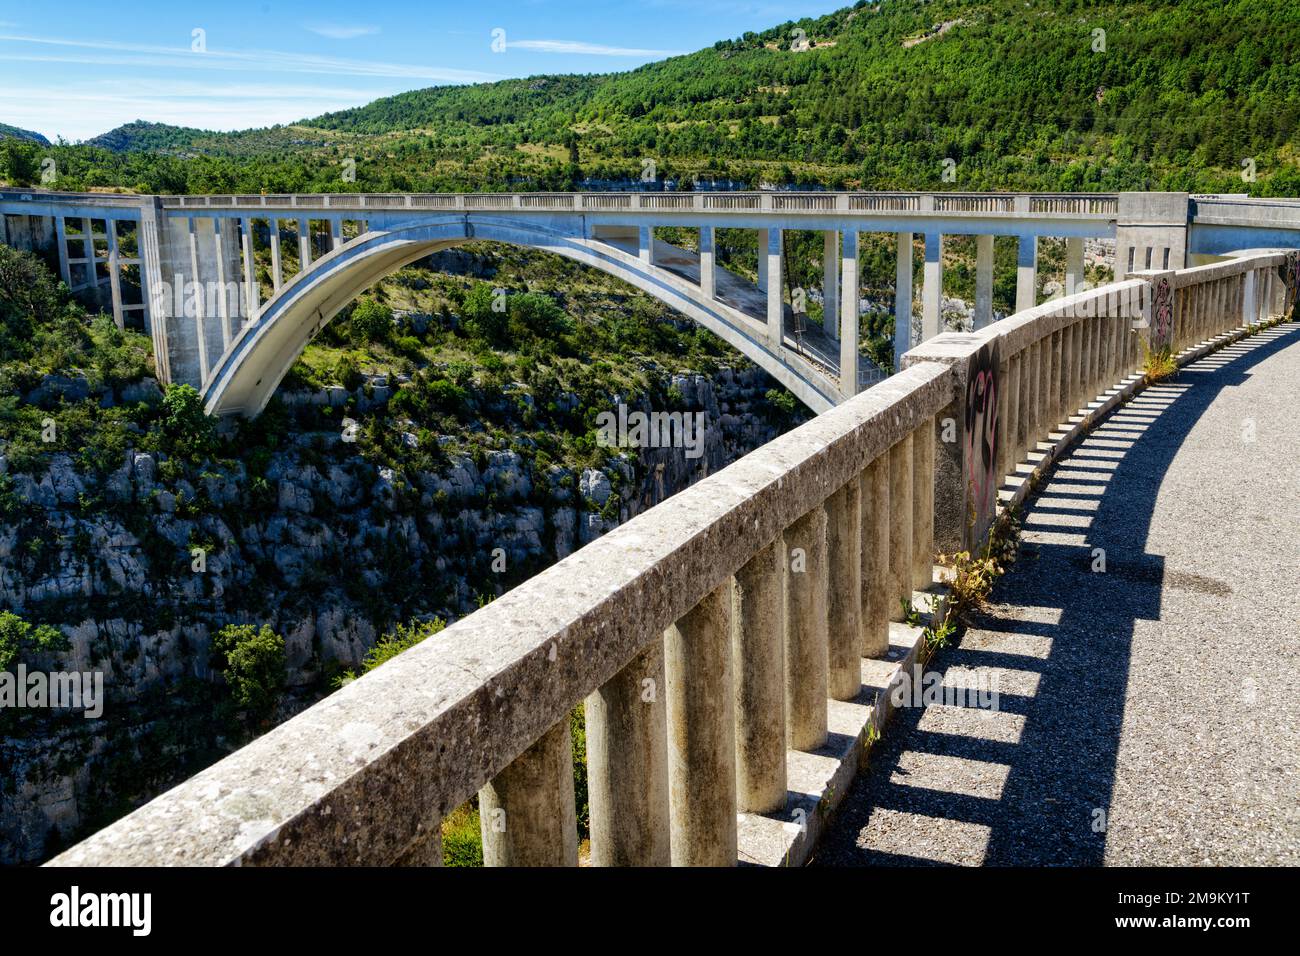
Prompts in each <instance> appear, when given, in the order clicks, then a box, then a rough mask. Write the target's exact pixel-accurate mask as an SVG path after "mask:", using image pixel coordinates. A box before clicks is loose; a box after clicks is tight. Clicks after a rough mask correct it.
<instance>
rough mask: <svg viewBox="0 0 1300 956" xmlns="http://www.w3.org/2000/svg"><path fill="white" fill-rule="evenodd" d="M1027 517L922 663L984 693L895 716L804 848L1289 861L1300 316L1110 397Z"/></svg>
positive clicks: (852, 856) (1296, 799) (864, 854)
mask: <svg viewBox="0 0 1300 956" xmlns="http://www.w3.org/2000/svg"><path fill="white" fill-rule="evenodd" d="M1024 528H1025V531H1024V535H1023V544H1022V549H1021V554H1020V557H1019V559H1018V561H1017V562H1016V564H1015V565H1014V566H1013V567H1012V569H1011V570H1010V572H1009V573H1008V574H1007V575H1006V576H1004V577H1003V578H1002V579H1001V581H999V583H998V585H997V587H996V588H995V590H994V593H993V603H991V605H990V606H989V607H988V608H987V610H986V612H985V613H983V614H982V615H981V616H980V617H979V618H978V619H977V620H975V621H973V622H972V626H971V627H969V628H968V629H967V631H966V632H965V634H964V635H963V636H962V638H961V640H960V642H959V643H958V644H956V645H954V646H952V647H950V648H948V649H945V650H944V651H942V652H941V653H940V654H939V655H938V657H937V658H936V660H935V662H934V664H935V667H937V669H939V670H941V671H942V672H944V680H945V683H946V684H948V685H951V686H957V685H963V686H979V687H982V688H983V689H985V690H986V691H988V690H992V689H994V688H996V690H997V706H996V709H991V710H989V709H980V708H979V707H972V706H953V705H951V704H940V705H935V706H929V707H925V708H914V709H907V710H901V711H899V713H898V714H897V715H896V717H895V722H894V723H893V724H892V725H891V726H890V727H889V729H888V730H887V731H886V732H885V735H884V739H883V740H882V741H881V742H880V744H878V745H877V747H876V748H875V750H874V751H873V754H872V758H871V764H870V766H869V767H868V768H867V769H866V770H865V771H864V772H863V773H862V774H860V775H859V777H858V779H857V780H856V781H855V783H854V786H853V789H852V790H851V792H850V793H849V794H848V795H847V797H846V799H845V802H844V804H843V805H842V807H841V809H840V811H839V812H838V814H837V816H836V819H835V821H834V822H833V824H832V826H831V828H830V831H829V833H828V834H827V835H826V837H825V838H824V840H823V842H822V845H821V847H820V849H819V851H818V853H817V856H816V858H815V859H814V861H813V865H823V866H869V865H877V866H878V865H926V864H934V865H971V866H978V865H994V866H996V865H1102V864H1105V865H1124V864H1135V865H1167V864H1168V865H1172V864H1190V865H1199V864H1215V865H1231V864H1246V865H1258V864H1290V865H1295V864H1297V863H1300V767H1298V766H1297V764H1298V762H1300V649H1298V648H1297V643H1298V641H1300V324H1296V323H1291V324H1288V325H1283V326H1279V327H1277V328H1275V329H1272V330H1269V331H1267V332H1264V333H1261V334H1259V335H1257V336H1254V337H1252V338H1249V339H1246V340H1243V341H1242V342H1239V343H1237V344H1236V345H1233V346H1230V347H1229V348H1227V349H1224V350H1222V351H1220V352H1217V353H1214V354H1213V355H1210V356H1207V357H1206V358H1204V359H1202V360H1200V361H1199V362H1196V363H1194V364H1193V365H1190V366H1188V367H1187V368H1186V369H1183V370H1182V371H1181V372H1179V374H1178V375H1177V376H1176V378H1174V379H1173V380H1172V381H1171V382H1169V383H1167V384H1164V385H1161V386H1157V387H1153V388H1149V389H1147V390H1146V391H1144V392H1142V393H1141V394H1139V395H1138V396H1136V398H1135V399H1134V400H1133V401H1132V402H1131V403H1130V404H1128V405H1125V406H1123V407H1121V408H1120V409H1118V410H1116V411H1115V412H1114V413H1113V414H1112V415H1111V416H1110V417H1109V418H1108V419H1107V420H1106V421H1104V422H1103V423H1102V424H1101V425H1099V426H1098V427H1097V428H1096V429H1094V430H1093V431H1092V432H1090V433H1089V434H1088V436H1087V437H1086V438H1085V440H1084V441H1082V442H1081V443H1080V444H1078V445H1077V446H1075V448H1074V449H1073V450H1072V451H1071V452H1070V453H1069V454H1068V455H1067V457H1065V458H1064V459H1063V460H1062V461H1061V462H1059V463H1058V464H1057V465H1056V467H1055V469H1054V470H1053V473H1052V474H1051V475H1050V476H1049V480H1048V481H1047V482H1046V483H1045V485H1044V486H1043V487H1042V488H1041V489H1040V490H1039V491H1038V492H1037V494H1036V495H1035V497H1034V498H1032V499H1031V500H1030V501H1029V503H1028V505H1027V507H1026V510H1025V515H1024ZM1098 549H1100V550H1098ZM1102 551H1104V555H1103V554H1102V553H1101V552H1102ZM1103 557H1104V570H1102V564H1101V560H1100V559H1101V558H1103ZM981 681H982V683H981ZM955 703H961V702H960V701H957V702H955ZM967 703H969V701H967Z"/></svg>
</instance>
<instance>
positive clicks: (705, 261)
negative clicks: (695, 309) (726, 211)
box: [700, 226, 718, 301]
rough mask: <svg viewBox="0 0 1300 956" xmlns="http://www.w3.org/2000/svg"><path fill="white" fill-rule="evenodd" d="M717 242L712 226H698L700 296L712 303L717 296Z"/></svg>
mask: <svg viewBox="0 0 1300 956" xmlns="http://www.w3.org/2000/svg"><path fill="white" fill-rule="evenodd" d="M716 243H717V240H716V237H715V234H714V231H713V227H712V226H700V294H701V295H703V296H704V298H706V299H708V300H709V301H712V300H713V298H714V297H715V296H716V295H717V294H718V266H717V244H716Z"/></svg>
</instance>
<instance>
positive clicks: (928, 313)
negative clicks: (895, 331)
mask: <svg viewBox="0 0 1300 956" xmlns="http://www.w3.org/2000/svg"><path fill="white" fill-rule="evenodd" d="M942 331H943V234H942V233H938V232H927V233H926V234H925V283H924V285H923V286H922V287H921V341H923V342H924V341H927V340H929V339H932V338H934V337H935V336H936V335H938V334H939V333H940V332H942Z"/></svg>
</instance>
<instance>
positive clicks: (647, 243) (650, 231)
mask: <svg viewBox="0 0 1300 956" xmlns="http://www.w3.org/2000/svg"><path fill="white" fill-rule="evenodd" d="M636 234H637V255H638V256H639V257H640V259H641V261H642V262H644V263H645V264H646V265H648V266H652V265H654V261H655V260H654V256H655V232H654V227H653V226H638V227H637V231H636Z"/></svg>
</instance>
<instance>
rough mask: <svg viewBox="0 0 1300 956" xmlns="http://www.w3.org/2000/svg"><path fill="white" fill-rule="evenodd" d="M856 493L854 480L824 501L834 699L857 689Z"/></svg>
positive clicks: (830, 688)
mask: <svg viewBox="0 0 1300 956" xmlns="http://www.w3.org/2000/svg"><path fill="white" fill-rule="evenodd" d="M861 494H862V489H861V487H860V478H854V479H853V480H852V481H850V482H849V483H848V484H846V485H845V486H844V487H843V488H841V489H840V490H839V491H837V492H835V494H833V495H831V496H830V497H829V498H828V499H826V558H827V565H828V570H829V575H828V579H827V589H826V593H827V602H826V608H827V625H826V630H827V647H828V660H829V674H828V677H827V693H828V694H829V696H830V697H831V698H832V699H834V700H852V699H853V698H855V697H857V696H858V692H859V691H860V690H862V543H861V540H860V538H859V535H860V534H861V533H862V510H861V509H862V505H861Z"/></svg>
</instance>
